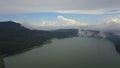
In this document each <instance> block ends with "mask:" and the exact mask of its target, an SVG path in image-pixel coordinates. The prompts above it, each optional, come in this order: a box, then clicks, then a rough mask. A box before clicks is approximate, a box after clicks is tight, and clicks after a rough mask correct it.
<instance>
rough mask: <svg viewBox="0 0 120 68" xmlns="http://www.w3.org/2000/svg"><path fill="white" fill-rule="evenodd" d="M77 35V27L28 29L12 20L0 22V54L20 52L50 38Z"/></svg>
mask: <svg viewBox="0 0 120 68" xmlns="http://www.w3.org/2000/svg"><path fill="white" fill-rule="evenodd" d="M75 36H78V30H77V29H60V30H51V31H43V30H30V29H28V28H25V27H23V26H22V25H21V24H19V23H16V22H13V21H5V22H0V54H11V53H16V52H21V51H23V50H25V49H28V48H31V47H33V46H36V45H42V44H44V43H45V42H47V41H48V40H49V41H50V39H52V38H67V37H75Z"/></svg>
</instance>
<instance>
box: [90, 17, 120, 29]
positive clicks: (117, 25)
mask: <svg viewBox="0 0 120 68" xmlns="http://www.w3.org/2000/svg"><path fill="white" fill-rule="evenodd" d="M88 29H94V30H120V17H119V16H116V17H110V18H107V19H106V20H104V21H103V22H101V23H99V24H96V25H92V26H89V27H88Z"/></svg>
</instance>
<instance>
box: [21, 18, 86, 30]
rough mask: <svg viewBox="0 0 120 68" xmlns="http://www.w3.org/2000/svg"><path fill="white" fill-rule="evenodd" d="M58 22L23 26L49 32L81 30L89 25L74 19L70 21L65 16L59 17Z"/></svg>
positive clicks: (25, 24)
mask: <svg viewBox="0 0 120 68" xmlns="http://www.w3.org/2000/svg"><path fill="white" fill-rule="evenodd" d="M56 19H57V21H41V22H36V23H33V22H32V23H21V24H22V25H23V26H25V27H27V28H30V29H38V30H49V29H60V28H80V27H83V26H87V25H88V24H87V23H83V22H79V21H76V20H74V19H69V18H66V17H64V16H57V18H56Z"/></svg>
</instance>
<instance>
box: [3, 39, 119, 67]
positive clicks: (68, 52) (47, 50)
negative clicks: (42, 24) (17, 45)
mask: <svg viewBox="0 0 120 68" xmlns="http://www.w3.org/2000/svg"><path fill="white" fill-rule="evenodd" d="M4 63H5V68H120V65H119V63H120V55H119V54H118V53H117V52H116V50H115V47H114V44H113V43H112V42H110V41H108V40H105V39H96V38H83V37H73V38H66V39H53V40H52V43H49V44H45V45H43V46H42V47H37V48H34V49H32V50H29V51H26V52H24V53H21V54H16V55H12V56H8V57H6V58H4Z"/></svg>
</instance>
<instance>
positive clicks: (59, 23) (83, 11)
mask: <svg viewBox="0 0 120 68" xmlns="http://www.w3.org/2000/svg"><path fill="white" fill-rule="evenodd" d="M7 20H13V21H17V22H22V24H24V25H25V26H27V27H33V26H34V28H39V27H49V28H51V27H65V26H66V27H69V26H70V27H73V26H85V25H91V24H92V25H93V24H99V23H107V22H108V21H109V22H115V23H117V24H120V0H0V21H7ZM114 20H115V21H114ZM30 25H33V26H30Z"/></svg>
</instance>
